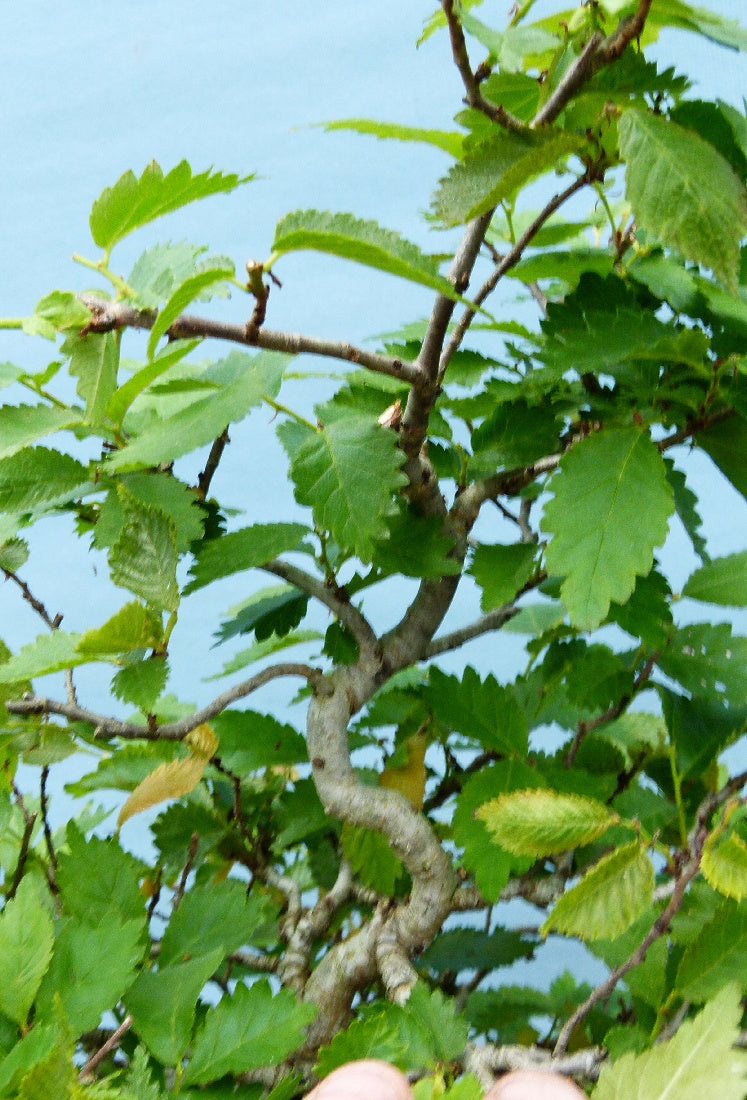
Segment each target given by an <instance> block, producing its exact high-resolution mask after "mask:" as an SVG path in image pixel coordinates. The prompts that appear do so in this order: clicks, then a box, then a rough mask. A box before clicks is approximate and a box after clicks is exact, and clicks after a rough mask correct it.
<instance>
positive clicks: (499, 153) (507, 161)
mask: <svg viewBox="0 0 747 1100" xmlns="http://www.w3.org/2000/svg"><path fill="white" fill-rule="evenodd" d="M583 148H584V142H583V141H582V140H581V139H580V138H578V137H576V136H575V134H569V133H565V132H564V131H562V130H554V129H552V128H551V127H546V128H544V129H542V130H527V132H526V133H520V134H519V133H514V132H512V131H500V132H498V133H495V134H491V136H490V137H488V138H487V139H486V140H485V141H478V142H474V141H472V142H467V143H466V145H465V155H464V159H463V160H462V161H461V162H460V163H459V164H455V165H454V167H453V168H452V169H451V171H450V172H449V174H448V176H446V177H445V179H442V180H441V183H440V184H439V187H438V190H437V191H436V195H435V198H434V201H433V208H434V211H435V213H436V215H437V217H438V218H439V219H440V220H441V221H442V222H443V223H444V224H445V225H460V224H463V223H465V222H468V221H471V219H472V218H476V217H478V216H479V215H480V214H484V213H486V212H487V211H488V210H492V209H493V207H494V206H497V204H498V203H499V202H501V200H502V199H508V198H511V197H512V196H513V195H514V193H515V192H516V191H517V190H518V189H519V188H520V187H523V186H524V184H526V183H528V182H529V181H530V180H532V179H535V178H536V177H537V176H540V175H542V174H544V173H545V172H548V171H550V170H551V169H552V168H554V167H555V165H556V164H557V162H558V161H560V160H562V159H563V158H565V157H566V156H568V155H569V154H570V153H577V152H580V151H581V150H582V149H583Z"/></svg>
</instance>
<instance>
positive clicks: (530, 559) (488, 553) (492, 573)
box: [469, 542, 537, 611]
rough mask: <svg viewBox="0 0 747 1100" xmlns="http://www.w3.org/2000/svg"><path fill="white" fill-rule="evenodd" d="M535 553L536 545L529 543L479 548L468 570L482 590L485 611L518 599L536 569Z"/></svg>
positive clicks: (482, 607) (482, 605) (482, 545)
mask: <svg viewBox="0 0 747 1100" xmlns="http://www.w3.org/2000/svg"><path fill="white" fill-rule="evenodd" d="M536 554H537V548H536V546H534V545H533V544H532V543H526V542H524V543H516V544H515V545H513V546H502V545H498V546H486V545H484V544H481V545H479V546H477V547H476V549H475V553H474V556H473V558H472V564H471V565H470V567H469V572H470V573H471V574H472V576H473V577H474V578H475V580H476V581H477V583H478V584H479V585H480V588H481V589H482V597H481V598H480V607H481V609H482V610H483V611H492V610H493V608H495V607H502V606H503V604H507V603H511V601H512V600H514V599H516V597H517V595H518V594H519V593H520V592H521V590H522V588H523V587H524V585H525V584H526V582H527V581H528V580H529V578H530V577H531V576H532V574H533V573H534V571H535V567H536V566H535V557H536Z"/></svg>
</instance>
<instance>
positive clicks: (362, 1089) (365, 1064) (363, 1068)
mask: <svg viewBox="0 0 747 1100" xmlns="http://www.w3.org/2000/svg"><path fill="white" fill-rule="evenodd" d="M306 1100H413V1095H412V1089H411V1088H410V1086H409V1084H408V1081H407V1078H406V1077H405V1075H404V1074H403V1073H400V1071H399V1070H398V1069H395V1068H394V1066H390V1065H388V1064H387V1063H386V1062H379V1061H376V1060H375V1059H373V1058H367V1059H365V1060H363V1061H360V1062H349V1063H348V1065H346V1066H340V1067H339V1069H336V1070H333V1071H332V1073H330V1075H329V1077H325V1078H324V1080H323V1081H320V1082H319V1084H318V1085H317V1086H316V1087H315V1088H313V1089H312V1090H311V1092H310V1093H309V1095H308V1096H307V1098H306Z"/></svg>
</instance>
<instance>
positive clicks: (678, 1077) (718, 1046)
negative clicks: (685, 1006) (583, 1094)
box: [594, 985, 747, 1100]
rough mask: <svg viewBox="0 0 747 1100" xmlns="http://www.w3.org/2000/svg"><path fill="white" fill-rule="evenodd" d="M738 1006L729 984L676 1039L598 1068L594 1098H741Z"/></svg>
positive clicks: (744, 1057)
mask: <svg viewBox="0 0 747 1100" xmlns="http://www.w3.org/2000/svg"><path fill="white" fill-rule="evenodd" d="M741 1018H742V1009H741V1005H740V1003H739V990H738V988H737V986H736V985H732V986H729V987H728V988H726V989H724V990H722V991H721V993H719V995H718V996H717V997H715V998H714V999H713V1000H712V1001H711V1002H710V1003H709V1004H707V1005H706V1007H705V1008H704V1009H703V1010H702V1012H700V1013H698V1015H697V1016H696V1017H695V1019H693V1020H686V1021H685V1023H683V1024H682V1026H681V1027H680V1028H679V1030H678V1031H677V1033H676V1035H675V1036H674V1038H672V1039H669V1040H668V1041H667V1042H664V1043H659V1044H657V1045H656V1046H654V1047H652V1048H651V1049H650V1050H647V1051H645V1052H644V1053H643V1054H634V1053H632V1052H629V1053H627V1054H623V1055H622V1057H621V1058H618V1059H617V1061H616V1062H614V1063H612V1064H606V1065H604V1066H602V1072H601V1074H600V1077H599V1082H598V1084H597V1087H596V1089H595V1090H594V1100H631V1098H633V1097H634V1098H635V1100H674V1097H677V1100H703V1097H704V1096H718V1098H719V1100H743V1098H744V1088H745V1081H744V1079H745V1074H746V1073H747V1054H745V1052H744V1051H743V1050H738V1049H736V1047H735V1045H734V1044H735V1043H736V1041H737V1037H738V1035H739V1024H740V1020H741Z"/></svg>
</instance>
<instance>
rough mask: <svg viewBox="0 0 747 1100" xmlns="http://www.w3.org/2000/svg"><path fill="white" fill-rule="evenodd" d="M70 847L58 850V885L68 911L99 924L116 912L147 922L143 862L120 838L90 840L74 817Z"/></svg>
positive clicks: (69, 833)
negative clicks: (140, 879) (121, 843)
mask: <svg viewBox="0 0 747 1100" xmlns="http://www.w3.org/2000/svg"><path fill="white" fill-rule="evenodd" d="M66 839H67V848H66V849H65V850H63V851H61V852H59V853H58V869H57V885H58V886H59V888H60V894H61V897H62V903H63V906H64V908H65V911H66V912H67V913H70V914H71V915H72V916H74V917H77V918H78V919H79V920H80V921H81V922H82V923H84V924H85V923H90V924H97V923H99V922H101V921H107V920H109V919H110V918H111V915H112V914H116V915H117V916H118V917H119V919H120V920H121V921H129V920H136V921H139V922H140V925H141V927H142V926H143V925H144V924H145V919H146V912H145V899H144V898H143V895H142V894H141V893H140V889H139V884H138V880H139V876H140V874H141V865H140V864H139V863H138V861H137V860H136V859H135V858H134V856H131V855H130V853H129V852H125V851H124V849H122V848H121V847H120V846H119V844H118V843H117V841H116V840H113V839H109V840H102V839H101V838H100V837H91V838H90V840H86V839H85V837H84V836H83V834H82V833H81V832H80V830H79V829H78V827H77V826H76V824H75V822H74V821H71V822H69V824H68V826H67V831H66Z"/></svg>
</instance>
